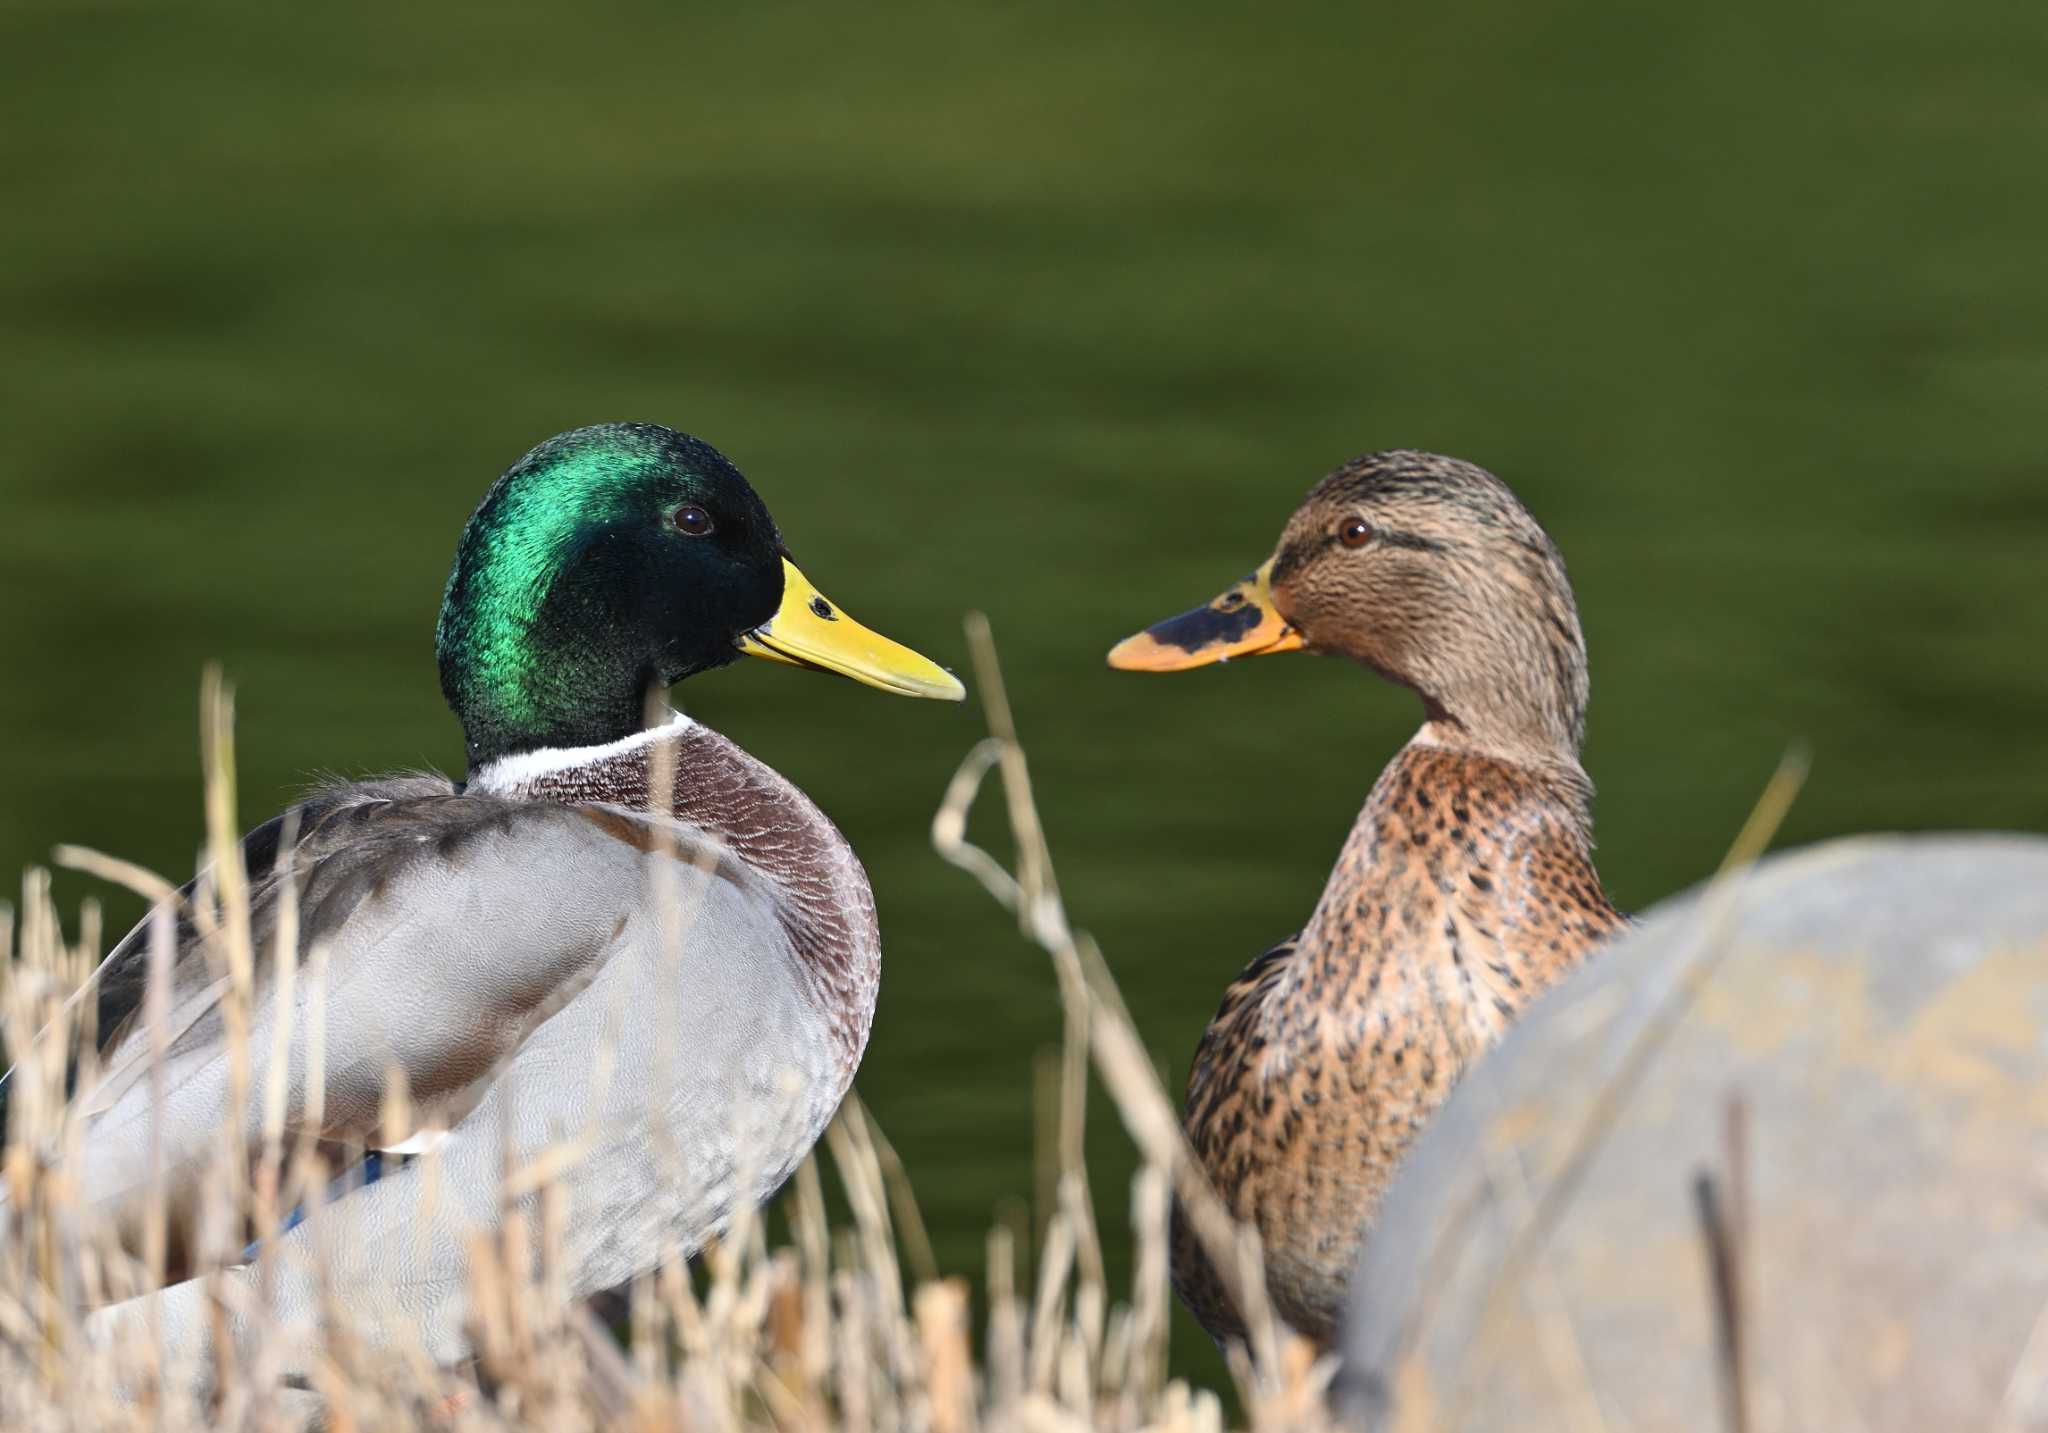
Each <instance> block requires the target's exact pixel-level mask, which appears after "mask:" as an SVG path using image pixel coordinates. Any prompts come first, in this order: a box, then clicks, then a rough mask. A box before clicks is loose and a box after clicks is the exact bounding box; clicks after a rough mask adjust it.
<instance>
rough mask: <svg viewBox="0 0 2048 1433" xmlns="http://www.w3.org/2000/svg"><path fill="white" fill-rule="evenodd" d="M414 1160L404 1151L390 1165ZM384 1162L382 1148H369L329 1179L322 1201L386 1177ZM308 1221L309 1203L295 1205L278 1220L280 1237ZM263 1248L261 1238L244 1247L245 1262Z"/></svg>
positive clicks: (336, 1197) (397, 1166) (331, 1201)
mask: <svg viewBox="0 0 2048 1433" xmlns="http://www.w3.org/2000/svg"><path fill="white" fill-rule="evenodd" d="M411 1162H412V1156H411V1155H404V1154H401V1155H393V1156H392V1157H391V1167H392V1168H393V1169H394V1170H395V1169H402V1168H404V1167H405V1166H406V1165H407V1164H410V1163H411ZM384 1163H385V1157H384V1152H383V1151H382V1150H376V1149H373V1150H370V1151H368V1152H367V1153H365V1154H364V1155H363V1160H362V1163H361V1164H357V1165H353V1166H351V1167H349V1168H348V1169H344V1170H343V1171H342V1172H341V1173H339V1174H337V1175H335V1176H334V1178H332V1179H330V1180H328V1181H327V1197H326V1198H325V1199H324V1200H322V1201H321V1202H322V1203H326V1204H332V1203H333V1202H334V1201H335V1200H337V1199H339V1198H341V1197H342V1196H343V1195H345V1194H347V1193H349V1191H351V1190H355V1189H361V1188H362V1187H363V1186H365V1185H368V1184H375V1183H376V1182H377V1181H378V1180H379V1179H382V1178H383V1177H384ZM305 1222H306V1206H305V1205H303V1204H296V1205H293V1206H292V1209H291V1212H290V1213H288V1214H286V1215H285V1216H284V1218H282V1219H280V1220H279V1221H278V1223H277V1232H278V1234H279V1235H280V1236H282V1235H285V1234H289V1233H290V1232H291V1231H292V1230H294V1229H296V1228H298V1227H299V1226H300V1225H301V1224H303V1223H305ZM262 1247H263V1245H262V1241H261V1240H257V1241H255V1242H253V1243H251V1244H250V1245H249V1246H248V1247H247V1248H245V1249H244V1250H242V1262H244V1263H251V1262H253V1261H254V1260H255V1258H256V1256H257V1254H258V1253H260V1252H261V1251H262Z"/></svg>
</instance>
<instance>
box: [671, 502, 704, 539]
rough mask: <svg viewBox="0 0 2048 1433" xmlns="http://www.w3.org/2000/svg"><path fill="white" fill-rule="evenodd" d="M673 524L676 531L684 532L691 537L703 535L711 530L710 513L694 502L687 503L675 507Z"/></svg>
mask: <svg viewBox="0 0 2048 1433" xmlns="http://www.w3.org/2000/svg"><path fill="white" fill-rule="evenodd" d="M675 524H676V530H677V531H678V532H686V533H688V534H689V535H690V536H691V537H703V536H704V535H705V534H706V533H708V532H710V531H711V514H710V513H708V512H706V511H704V509H702V508H700V507H698V506H697V505H696V504H695V503H688V504H686V505H684V506H682V507H679V508H677V509H676V516H675Z"/></svg>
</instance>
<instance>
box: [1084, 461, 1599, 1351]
mask: <svg viewBox="0 0 2048 1433" xmlns="http://www.w3.org/2000/svg"><path fill="white" fill-rule="evenodd" d="M1301 649H1306V650H1309V651H1319V652H1333V653H1336V654H1338V655H1341V656H1346V657H1349V658H1351V659H1352V660H1353V661H1356V662H1358V663H1360V664H1362V665H1364V666H1365V667H1368V668H1370V669H1371V670H1372V671H1374V672H1377V673H1378V674H1379V675H1380V676H1382V677H1384V678H1386V679H1387V680H1389V681H1391V682H1396V683H1399V684H1400V685H1402V686H1405V687H1409V688H1411V689H1412V690H1413V691H1414V692H1415V693H1416V694H1417V695H1418V696H1420V697H1421V698H1422V707H1423V713H1424V721H1423V724H1422V728H1421V730H1420V731H1418V732H1416V734H1415V736H1414V738H1413V739H1412V740H1411V741H1410V742H1409V743H1408V745H1407V746H1406V747H1404V748H1403V749H1402V750H1401V752H1400V753H1399V754H1398V755H1396V756H1395V758H1394V759H1393V760H1392V761H1391V762H1389V763H1388V765H1387V767H1386V769H1385V770H1384V771H1383V772H1381V773H1380V778H1379V780H1378V782H1376V783H1375V784H1374V786H1373V789H1372V794H1371V795H1370V796H1368V797H1367V798H1366V802H1365V809H1364V810H1363V811H1361V812H1360V813H1359V816H1358V821H1357V824H1356V825H1354V826H1353V827H1352V830H1351V835H1350V837H1349V838H1348V839H1347V840H1346V841H1345V843H1344V849H1343V852H1342V853H1341V854H1340V855H1339V856H1338V858H1337V865H1336V868H1335V869H1334V870H1333V871H1332V872H1331V873H1330V879H1329V883H1328V884H1327V885H1326V886H1325V887H1324V888H1323V894H1322V898H1321V899H1320V900H1319V901H1318V902H1317V903H1316V908H1315V910H1314V912H1313V913H1312V914H1311V915H1310V916H1309V919H1308V924H1307V925H1305V926H1304V927H1303V928H1302V929H1301V931H1300V932H1299V933H1298V934H1297V935H1295V936H1294V937H1292V938H1291V939H1289V940H1286V941H1283V942H1282V943H1281V944H1280V945H1278V946H1275V947H1274V948H1273V949H1272V950H1269V951H1267V952H1266V953H1265V954H1264V955H1262V956H1260V957H1259V958H1258V959H1257V960H1255V961H1253V962H1252V964H1251V965H1250V966H1249V967H1248V968H1247V969H1246V970H1245V972H1244V974H1243V975H1241V976H1239V977H1238V979H1237V981H1236V982H1235V983H1233V984H1232V985H1231V986H1230V988H1229V990H1228V991H1226V992H1225V994H1224V997H1223V1004H1222V1007H1221V1008H1220V1009H1219V1010H1218V1011H1217V1012H1216V1018H1215V1020H1213V1021H1212V1022H1211V1023H1210V1025H1209V1028H1208V1030H1207V1031H1206V1032H1205V1033H1204V1035H1203V1037H1202V1043H1201V1045H1200V1047H1199V1048H1198V1049H1197V1050H1196V1052H1195V1060H1194V1067H1193V1069H1192V1070H1191V1071H1190V1073H1189V1076H1188V1091H1187V1106H1186V1111H1185V1120H1186V1124H1187V1132H1188V1136H1189V1139H1190V1141H1191V1142H1192V1144H1193V1146H1194V1150H1195V1153H1196V1155H1197V1157H1199V1158H1200V1160H1201V1161H1202V1164H1203V1166H1204V1167H1205V1169H1206V1170H1207V1172H1208V1175H1209V1178H1210V1180H1211V1181H1212V1183H1213V1184H1214V1186H1215V1188H1216V1190H1217V1192H1218V1193H1219V1194H1220V1195H1221V1196H1222V1197H1223V1199H1224V1200H1225V1202H1226V1203H1227V1204H1228V1205H1229V1207H1230V1209H1231V1211H1232V1212H1233V1213H1234V1214H1235V1215H1236V1217H1237V1218H1238V1219H1239V1220H1241V1221H1244V1222H1246V1223H1249V1224H1251V1225H1252V1226H1254V1227H1255V1228H1256V1229H1257V1230H1258V1231H1259V1234H1260V1236H1261V1239H1262V1241H1263V1246H1264V1251H1265V1260H1266V1278H1267V1282H1268V1285H1269V1287H1270V1289H1271V1292H1272V1297H1273V1302H1274V1306H1275V1309H1276V1310H1277V1312H1278V1313H1279V1314H1280V1316H1281V1317H1282V1318H1284V1319H1285V1320H1286V1321H1287V1322H1288V1323H1289V1324H1290V1325H1292V1326H1293V1327H1294V1328H1295V1329H1297V1330H1298V1331H1300V1332H1301V1333H1303V1334H1306V1335H1308V1336H1309V1337H1310V1338H1312V1339H1314V1340H1315V1341H1316V1342H1318V1343H1319V1344H1321V1345H1323V1346H1325V1347H1327V1346H1329V1344H1330V1342H1331V1340H1332V1339H1333V1338H1334V1337H1335V1335H1336V1328H1337V1321H1338V1317H1339V1314H1340V1312H1341V1310H1342V1307H1343V1295H1344V1288H1345V1284H1346V1281H1347V1280H1348V1278H1349V1275H1350V1273H1351V1269H1352V1267H1353V1265H1354V1264H1356V1262H1357V1256H1358V1249H1359V1245H1360V1243H1361V1242H1362V1240H1363V1238H1364V1233H1365V1229H1366V1226H1367V1225H1368V1223H1369V1222H1370V1221H1371V1219H1372V1216H1373V1212H1374V1210H1375V1208H1376V1207H1377V1205H1378V1202H1379V1198H1380V1194H1381V1192H1382V1191H1383V1190H1384V1189H1385V1187H1386V1185H1387V1182H1388V1179H1389V1178H1390V1177H1391V1175H1392V1173H1393V1171H1394V1168H1395V1165H1396V1164H1397V1163H1398V1161H1399V1160H1400V1158H1401V1155H1402V1152H1403V1151H1404V1150H1406V1149H1407V1147H1408V1144H1409V1141H1410V1140H1411V1139H1413V1138H1414V1135H1415V1132H1416V1131H1417V1130H1418V1129H1419V1128H1421V1127H1422V1125H1423V1124H1424V1123H1425V1122H1426V1121H1427V1120H1428V1118H1429V1116H1430V1114H1431V1112H1432V1111H1434V1110H1435V1109H1436V1107H1437V1106H1438V1105H1439V1104H1440V1103H1442V1101H1443V1099H1444V1097H1445V1096H1446V1095H1447V1094H1448V1093H1449V1091H1450V1089H1451V1087H1452V1085H1453V1084H1454V1083H1455V1082H1456V1081H1457V1078H1458V1076H1459V1074H1460V1073H1461V1072H1462V1071H1463V1070H1464V1069H1465V1068H1466V1067H1467V1066H1468V1065H1469V1064H1470V1063H1471V1062H1472V1060H1473V1059H1474V1058H1475V1057H1477V1056H1478V1055H1479V1054H1480V1053H1481V1052H1482V1051H1484V1050H1485V1049H1486V1048H1487V1047H1488V1046H1489V1045H1491V1044H1492V1043H1493V1042H1494V1041H1495V1040H1496V1039H1498V1038H1499V1037H1500V1035H1501V1033H1502V1031H1503V1030H1504V1029H1505V1028H1506V1027H1507V1026H1508V1024H1509V1022H1511V1021H1512V1020H1513V1019H1514V1017H1515V1015H1516V1013H1517V1012H1518V1011H1520V1010H1521V1009H1522V1007H1523V1006H1525V1005H1527V1004H1528V1002H1529V1001H1530V1000H1531V999H1533V998H1534V997H1535V996H1536V995H1537V994H1538V993H1539V992H1540V991H1542V990H1543V989H1544V988H1545V987H1547V986H1549V985H1550V984H1551V983H1552V982H1553V981H1555V980H1556V979H1557V978H1558V977H1559V976H1560V975H1562V974H1563V973H1564V972H1566V971H1567V970H1570V969H1571V968H1572V967H1573V966H1575V965H1577V964H1578V963H1579V961H1581V960H1582V959H1584V957H1585V955H1586V953H1587V952H1588V951H1589V950H1591V949H1592V948H1593V946H1594V945H1595V944H1596V943H1597V942H1598V941H1599V940H1600V939H1601V937H1603V936H1604V935H1606V934H1607V933H1608V932H1609V931H1611V930H1613V929H1614V928H1615V927H1616V926H1618V925H1620V924H1621V923H1622V921H1623V917H1622V916H1621V915H1620V914H1619V913H1618V912H1617V911H1616V910H1615V909H1614V907H1613V906H1612V905H1610V904H1608V901H1607V897H1606V895H1605V894H1604V893H1603V892H1602V890H1601V887H1600V878H1599V875H1598V874H1597V873H1596V872H1595V871H1594V869H1593V861H1592V846H1593V831H1592V827H1593V823H1592V814H1591V799H1592V786H1591V784H1590V783H1589V782H1588V781H1587V779H1586V774H1585V772H1584V771H1583V770H1582V769H1581V768H1580V766H1579V743H1580V740H1581V739H1582V737H1583V735H1584V728H1585V716H1586V647H1585V639H1584V638H1583V637H1582V636H1581V635H1580V632H1579V618H1578V609H1577V607H1576V606H1575V605H1574V603H1573V601H1572V589H1571V584H1570V582H1569V581H1567V579H1566V577H1565V570H1564V559H1563V558H1562V557H1561V556H1560V555H1559V554H1558V551H1557V547H1556V545H1555V544H1553V543H1552V542H1551V540H1550V538H1549V536H1548V535H1547V534H1546V533H1545V532H1544V531H1543V529H1542V528H1541V527H1539V526H1538V525H1537V523H1536V520H1535V519H1534V518H1532V517H1531V516H1530V515H1529V513H1528V511H1527V510H1526V509H1525V508H1524V507H1523V506H1522V505H1521V503H1520V502H1518V501H1517V500H1516V499H1515V496H1514V494H1513V493H1511V492H1510V491H1508V488H1507V486H1506V485H1505V484H1504V483H1502V482H1501V481H1500V480H1499V479H1498V478H1495V477H1494V476H1493V475H1492V474H1491V473H1488V472H1485V471H1483V470H1482V469H1480V468H1477V467H1474V466H1473V465H1472V464H1470V463H1464V462H1459V461H1457V460H1456V459H1453V458H1443V457H1438V456H1436V455H1434V454H1430V453H1416V452H1387V453H1374V454H1370V455H1368V456H1366V457H1363V458H1359V459H1357V460H1356V461H1354V462H1351V463H1347V464H1346V465H1345V466H1344V467H1342V468H1339V469H1338V470H1337V471H1336V472H1334V473H1332V474H1331V475H1330V476H1329V477H1327V478H1325V479H1323V481H1322V482H1320V483H1319V484H1317V485H1316V487H1315V488H1314V489H1313V490H1312V491H1311V492H1310V493H1309V495H1308V497H1307V499H1306V500H1304V501H1303V503H1302V505H1301V507H1300V508H1299V509H1297V510H1296V512H1295V514H1294V516H1293V517H1292V518H1291V519H1289V521H1288V523H1287V528H1286V530H1285V531H1284V532H1283V533H1282V534H1281V536H1280V544H1279V546H1278V548H1276V549H1275V551H1274V554H1273V556H1272V557H1271V558H1270V559H1268V560H1267V562H1266V563H1265V565H1264V566H1262V567H1260V568H1259V569H1258V571H1256V572H1254V573H1253V574H1252V575H1251V576H1250V577H1248V578H1246V579H1245V580H1244V581H1242V582H1240V583H1239V584H1238V585H1237V586H1235V587H1233V588H1231V589H1230V590H1229V591H1227V592H1225V593H1224V594H1223V595H1222V596H1221V597H1219V598H1217V599H1216V600H1215V601H1214V602H1211V603H1210V604H1209V605H1208V606H1206V607H1198V608H1196V609H1195V610H1194V611H1192V612H1188V613H1184V614H1183V615H1181V616H1179V617H1174V618H1170V619H1169V620H1167V621H1165V622H1161V623H1159V624H1158V625H1157V626H1155V627H1152V628H1149V629H1147V630H1146V631H1144V632H1141V633H1139V634H1138V635H1137V636H1135V637H1131V638H1128V639H1127V640H1125V641H1124V642H1122V643H1120V644H1119V645H1118V646H1117V647H1116V648H1115V650H1113V651H1112V652H1111V653H1110V654H1109V660H1110V664H1111V665H1112V666H1116V667H1123V668H1127V669H1129V670H1133V671H1158V672H1166V671H1178V670H1181V669H1182V668H1186V667H1196V666H1201V665H1203V664H1205V663H1209V662H1218V661H1222V660H1224V659H1226V658H1230V657H1239V656H1250V655H1254V654H1261V653H1267V652H1288V651H1295V650H1301ZM1173 1275H1174V1287H1175V1288H1176V1289H1177V1290H1178V1291H1179V1293H1180V1296H1181V1298H1182V1299H1183V1300H1184V1301H1185V1302H1186V1303H1187V1305H1188V1307H1189V1308H1190V1309H1192V1310H1193V1311H1194V1314H1195V1317H1196V1318H1197V1319H1199V1320H1200V1321H1201V1323H1202V1326H1203V1327H1204V1328H1206V1329H1208V1331H1209V1333H1210V1334H1211V1335H1212V1336H1213V1337H1215V1338H1216V1339H1218V1340H1219V1341H1223V1340H1227V1339H1230V1338H1239V1337H1242V1336H1243V1334H1244V1327H1243V1324H1242V1322H1241V1321H1240V1318H1239V1316H1238V1314H1237V1311H1236V1310H1235V1309H1234V1308H1232V1307H1231V1306H1230V1303H1229V1301H1228V1299H1227V1298H1226V1297H1225V1294H1224V1291H1223V1288H1222V1286H1221V1285H1220V1284H1219V1283H1218V1281H1217V1278H1216V1275H1215V1273H1214V1271H1213V1270H1212V1269H1211V1267H1210V1266H1209V1263H1208V1261H1207V1259H1206V1258H1205V1257H1204V1256H1203V1254H1202V1252H1201V1250H1200V1249H1199V1247H1198V1246H1197V1245H1196V1244H1195V1242H1194V1240H1193V1239H1192V1237H1191V1236H1190V1234H1189V1231H1188V1230H1187V1229H1186V1228H1185V1226H1184V1225H1182V1224H1180V1223H1179V1222H1178V1221H1177V1223H1176V1229H1175V1235H1174V1267H1173Z"/></svg>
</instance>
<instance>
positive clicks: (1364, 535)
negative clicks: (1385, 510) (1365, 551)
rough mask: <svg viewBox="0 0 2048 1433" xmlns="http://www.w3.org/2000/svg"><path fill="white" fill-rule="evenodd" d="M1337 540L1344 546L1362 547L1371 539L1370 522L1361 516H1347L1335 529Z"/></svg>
mask: <svg viewBox="0 0 2048 1433" xmlns="http://www.w3.org/2000/svg"><path fill="white" fill-rule="evenodd" d="M1337 541H1339V542H1341V543H1343V544H1344V545H1345V546H1346V547H1364V546H1365V545H1366V544H1367V543H1368V542H1371V541H1372V524H1371V523H1369V522H1367V521H1366V520H1365V519H1364V518H1362V517H1347V518H1345V519H1344V525H1343V526H1342V527H1340V528H1338V529H1337Z"/></svg>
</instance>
